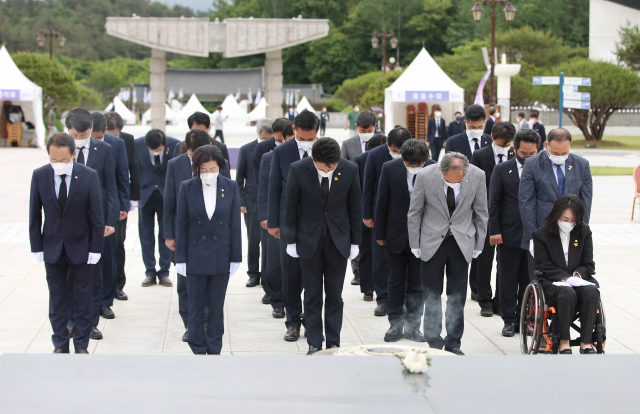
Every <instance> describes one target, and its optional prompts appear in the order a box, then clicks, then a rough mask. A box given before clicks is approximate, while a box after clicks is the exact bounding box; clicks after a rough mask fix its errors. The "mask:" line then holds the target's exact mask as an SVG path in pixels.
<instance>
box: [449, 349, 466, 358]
mask: <svg viewBox="0 0 640 414" xmlns="http://www.w3.org/2000/svg"><path fill="white" fill-rule="evenodd" d="M444 350H445V351H447V352H451V353H452V354H456V355H458V356H464V353H463V352H462V350H461V349H460V348H451V349H447V348H445V349H444Z"/></svg>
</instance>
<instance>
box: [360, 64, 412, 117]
mask: <svg viewBox="0 0 640 414" xmlns="http://www.w3.org/2000/svg"><path fill="white" fill-rule="evenodd" d="M402 72H403V71H401V70H391V71H388V72H387V73H385V75H384V78H381V77H377V78H376V80H375V81H374V82H373V83H371V85H370V86H369V88H368V89H367V90H366V92H365V93H364V95H362V99H361V100H360V105H361V106H362V108H363V109H365V108H372V107H374V106H379V107H382V106H383V105H384V90H385V89H387V88H388V87H389V86H391V84H393V82H395V81H396V80H397V79H398V78H399V77H400V75H402ZM374 73H376V74H378V73H380V72H374Z"/></svg>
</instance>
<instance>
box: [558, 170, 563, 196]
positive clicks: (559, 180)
mask: <svg viewBox="0 0 640 414" xmlns="http://www.w3.org/2000/svg"><path fill="white" fill-rule="evenodd" d="M556 171H557V173H558V190H559V192H560V195H564V173H563V172H562V168H560V166H559V165H556Z"/></svg>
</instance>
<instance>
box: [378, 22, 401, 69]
mask: <svg viewBox="0 0 640 414" xmlns="http://www.w3.org/2000/svg"><path fill="white" fill-rule="evenodd" d="M380 39H382V77H383V78H384V74H385V73H386V71H387V67H391V68H394V67H395V66H396V65H398V66H399V65H400V63H397V64H396V65H389V64H388V63H387V39H389V43H391V48H392V49H395V48H396V47H398V39H396V36H395V35H394V34H393V32H391V33H387V28H386V27H384V28H382V34H380V33H378V32H376V33H375V34H374V35H373V37H372V38H371V47H373V48H374V49H376V48H377V47H378V45H379V44H380Z"/></svg>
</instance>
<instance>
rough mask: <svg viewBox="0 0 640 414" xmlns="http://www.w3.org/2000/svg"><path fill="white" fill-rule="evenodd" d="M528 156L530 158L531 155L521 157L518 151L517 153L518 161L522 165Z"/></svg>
mask: <svg viewBox="0 0 640 414" xmlns="http://www.w3.org/2000/svg"><path fill="white" fill-rule="evenodd" d="M527 158H529V156H527V157H521V156H519V155H518V153H516V160H518V162H519V163H520V165H524V160H526V159H527Z"/></svg>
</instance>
